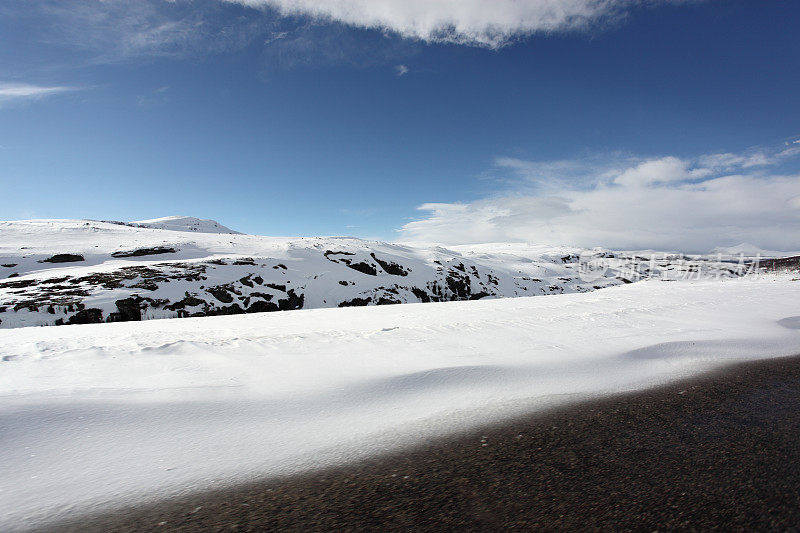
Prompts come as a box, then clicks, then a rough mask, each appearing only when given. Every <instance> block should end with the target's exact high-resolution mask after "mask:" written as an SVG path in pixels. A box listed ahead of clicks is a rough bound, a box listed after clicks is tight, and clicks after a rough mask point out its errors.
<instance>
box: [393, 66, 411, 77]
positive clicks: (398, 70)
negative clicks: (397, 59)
mask: <svg viewBox="0 0 800 533" xmlns="http://www.w3.org/2000/svg"><path fill="white" fill-rule="evenodd" d="M394 72H395V74H397V76H398V77H400V76H405V75H406V74H408V67H407V66H405V65H395V66H394Z"/></svg>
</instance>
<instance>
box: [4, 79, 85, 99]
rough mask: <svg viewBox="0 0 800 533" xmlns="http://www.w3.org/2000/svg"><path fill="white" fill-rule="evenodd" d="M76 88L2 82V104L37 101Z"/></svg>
mask: <svg viewBox="0 0 800 533" xmlns="http://www.w3.org/2000/svg"><path fill="white" fill-rule="evenodd" d="M74 90H75V88H74V87H63V86H49V87H48V86H43V85H31V84H28V83H3V82H0V102H10V101H24V100H35V99H39V98H44V97H46V96H52V95H54V94H59V93H64V92H67V91H74Z"/></svg>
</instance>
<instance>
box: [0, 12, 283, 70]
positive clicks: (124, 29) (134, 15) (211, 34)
mask: <svg viewBox="0 0 800 533" xmlns="http://www.w3.org/2000/svg"><path fill="white" fill-rule="evenodd" d="M245 11H252V10H246V9H242V8H241V7H240V6H235V5H233V4H229V3H223V2H219V1H216V0H205V1H202V0H201V1H191V2H185V1H174V0H166V1H165V0H137V1H135V2H130V1H127V0H102V1H97V0H75V1H71V2H62V1H60V0H59V1H57V0H37V1H33V2H31V1H27V0H8V3H6V4H5V5H3V6H0V16H3V17H4V18H6V19H7V20H16V21H19V22H20V23H24V24H26V25H27V26H29V27H30V28H31V31H32V35H31V38H32V39H35V40H36V41H37V42H38V43H49V44H52V45H55V46H58V47H60V48H64V47H68V48H70V49H72V50H73V51H79V52H82V53H83V54H85V58H83V60H85V62H87V63H90V64H107V63H120V62H126V61H132V60H137V59H142V58H154V57H155V58H157V57H174V58H181V57H188V56H195V55H199V54H203V53H209V52H211V53H213V52H219V51H226V50H231V49H239V48H242V47H244V46H247V45H248V44H250V43H252V42H254V41H255V40H256V39H257V38H258V37H263V36H264V35H266V34H267V33H268V30H269V28H271V27H272V25H273V22H272V21H271V20H269V18H268V17H265V16H263V14H260V13H250V15H253V16H245V15H246V13H244V12H245ZM74 61H75V59H73V62H74Z"/></svg>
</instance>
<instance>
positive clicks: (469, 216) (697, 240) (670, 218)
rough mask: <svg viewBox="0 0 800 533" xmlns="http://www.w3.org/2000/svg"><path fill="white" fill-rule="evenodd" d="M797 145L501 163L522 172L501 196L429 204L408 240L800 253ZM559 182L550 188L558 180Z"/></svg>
mask: <svg viewBox="0 0 800 533" xmlns="http://www.w3.org/2000/svg"><path fill="white" fill-rule="evenodd" d="M798 155H800V150H799V149H797V148H789V149H783V150H763V149H762V150H758V149H756V150H750V151H748V152H747V153H744V154H734V153H721V154H706V155H701V156H699V157H696V158H692V159H681V158H677V157H673V156H666V157H657V158H640V159H634V158H631V157H625V158H620V157H618V156H614V157H610V158H608V159H607V160H606V161H605V162H604V163H600V164H598V163H597V162H598V161H599V160H601V159H602V158H599V157H594V158H587V160H588V161H589V162H587V160H582V159H578V160H575V161H554V162H534V161H527V162H526V161H524V160H518V159H508V158H501V159H498V160H497V166H498V167H499V168H501V169H502V168H505V169H509V170H510V171H511V172H512V173H513V174H515V175H516V181H514V180H513V179H510V180H509V182H508V184H509V185H508V186H507V187H506V188H505V189H504V190H503V191H502V192H501V193H500V194H498V195H497V196H494V197H490V198H484V199H481V200H477V201H475V202H471V203H463V204H461V203H428V204H423V205H421V206H420V207H419V209H420V210H421V211H424V212H426V213H427V215H426V216H425V217H424V218H422V219H420V220H416V221H413V222H410V223H408V224H406V225H405V226H403V227H402V228H401V230H400V236H401V238H402V239H404V240H413V241H425V242H441V243H445V244H466V243H477V242H491V241H525V242H542V243H551V244H572V245H579V246H589V247H591V246H607V247H611V248H628V249H642V248H653V249H664V250H666V249H669V250H682V251H708V250H710V249H712V248H714V247H715V246H731V245H735V244H739V243H742V242H750V243H754V244H757V245H759V246H761V247H762V248H768V249H774V250H798V249H800V175H797V174H793V173H781V172H776V170H777V169H778V167H777V165H780V164H781V163H783V162H786V161H787V160H788V159H790V158H793V157H797V156H798ZM592 161H594V163H592ZM551 172H552V175H553V176H554V178H555V179H554V183H553V184H551V185H550V186H546V187H543V186H542V183H545V182H547V180H548V176H549V175H550V174H551Z"/></svg>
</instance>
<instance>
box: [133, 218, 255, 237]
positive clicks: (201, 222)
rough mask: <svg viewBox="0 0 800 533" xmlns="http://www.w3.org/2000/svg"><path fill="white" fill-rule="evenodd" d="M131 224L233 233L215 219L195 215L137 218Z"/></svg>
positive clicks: (157, 227)
mask: <svg viewBox="0 0 800 533" xmlns="http://www.w3.org/2000/svg"><path fill="white" fill-rule="evenodd" d="M132 224H134V225H136V226H139V227H141V228H153V229H166V230H170V231H196V232H199V233H235V234H238V233H239V232H238V231H233V230H232V229H230V228H226V227H225V226H223V225H222V224H220V223H219V222H217V221H216V220H208V219H203V218H195V217H183V216H170V217H161V218H151V219H148V220H137V221H135V222H133V223H132Z"/></svg>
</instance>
